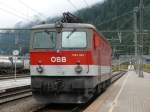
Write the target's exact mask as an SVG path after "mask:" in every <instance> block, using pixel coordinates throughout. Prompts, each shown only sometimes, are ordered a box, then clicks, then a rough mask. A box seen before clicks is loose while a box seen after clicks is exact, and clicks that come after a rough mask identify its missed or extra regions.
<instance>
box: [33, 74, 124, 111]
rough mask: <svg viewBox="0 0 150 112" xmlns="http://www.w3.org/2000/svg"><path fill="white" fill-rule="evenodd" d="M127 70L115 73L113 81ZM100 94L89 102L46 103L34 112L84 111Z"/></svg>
mask: <svg viewBox="0 0 150 112" xmlns="http://www.w3.org/2000/svg"><path fill="white" fill-rule="evenodd" d="M125 73H126V72H121V73H117V74H114V75H113V77H112V80H111V83H114V82H115V81H117V80H118V79H119V78H121V77H122V76H123V75H124V74H125ZM98 96H99V95H98ZM98 96H94V97H93V98H92V99H91V100H90V101H89V102H87V103H86V104H81V105H67V104H66V105H62V104H59V105H58V104H55V105H54V104H53V105H45V106H43V107H39V108H38V109H36V110H34V111H32V112H82V111H84V110H85V109H86V108H87V107H88V106H89V105H90V104H91V103H92V102H93V101H94V100H95V99H96V98H97V97H98Z"/></svg>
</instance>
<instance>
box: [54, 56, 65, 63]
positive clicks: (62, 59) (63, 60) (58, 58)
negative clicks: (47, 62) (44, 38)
mask: <svg viewBox="0 0 150 112" xmlns="http://www.w3.org/2000/svg"><path fill="white" fill-rule="evenodd" d="M51 62H52V63H56V62H57V63H60V62H63V63H65V62H67V59H66V57H51Z"/></svg>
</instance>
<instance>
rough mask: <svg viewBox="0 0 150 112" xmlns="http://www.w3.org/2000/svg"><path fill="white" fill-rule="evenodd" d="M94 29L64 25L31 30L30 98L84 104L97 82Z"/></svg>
mask: <svg viewBox="0 0 150 112" xmlns="http://www.w3.org/2000/svg"><path fill="white" fill-rule="evenodd" d="M94 29H95V28H94V27H93V26H92V25H89V24H80V23H63V24H61V25H59V26H57V25H56V24H45V25H38V26H36V27H34V28H33V33H32V38H31V49H30V64H31V67H30V72H31V86H32V92H33V96H34V97H35V98H36V99H37V100H39V101H41V102H43V103H85V102H87V101H88V100H89V99H90V98H91V97H92V96H93V95H94V93H95V88H96V85H97V84H98V83H99V81H100V80H99V78H98V77H99V76H98V74H99V67H97V65H96V64H95V61H94V56H93V54H92V53H93V51H92V49H93V34H94V32H93V31H94Z"/></svg>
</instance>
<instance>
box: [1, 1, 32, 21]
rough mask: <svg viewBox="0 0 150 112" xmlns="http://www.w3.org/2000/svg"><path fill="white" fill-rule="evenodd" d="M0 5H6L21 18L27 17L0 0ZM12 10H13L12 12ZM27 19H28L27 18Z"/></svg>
mask: <svg viewBox="0 0 150 112" xmlns="http://www.w3.org/2000/svg"><path fill="white" fill-rule="evenodd" d="M0 5H4V6H5V7H7V8H8V7H9V9H11V12H12V11H14V12H15V15H16V13H17V15H18V14H19V15H21V16H23V18H27V16H26V15H25V14H24V13H21V12H19V11H18V10H16V9H14V8H12V7H11V6H9V5H7V4H6V3H4V2H1V1H0ZM9 12H10V11H9ZM14 12H13V13H14ZM27 19H29V18H27ZM29 20H30V19H29Z"/></svg>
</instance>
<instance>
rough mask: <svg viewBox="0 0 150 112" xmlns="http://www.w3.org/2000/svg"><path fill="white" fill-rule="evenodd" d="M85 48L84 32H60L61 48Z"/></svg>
mask: <svg viewBox="0 0 150 112" xmlns="http://www.w3.org/2000/svg"><path fill="white" fill-rule="evenodd" d="M70 34H71V35H70ZM68 35H69V38H68ZM86 46H87V38H86V32H73V33H72V32H71V31H70V32H69V31H67V32H62V48H85V47H86Z"/></svg>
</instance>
